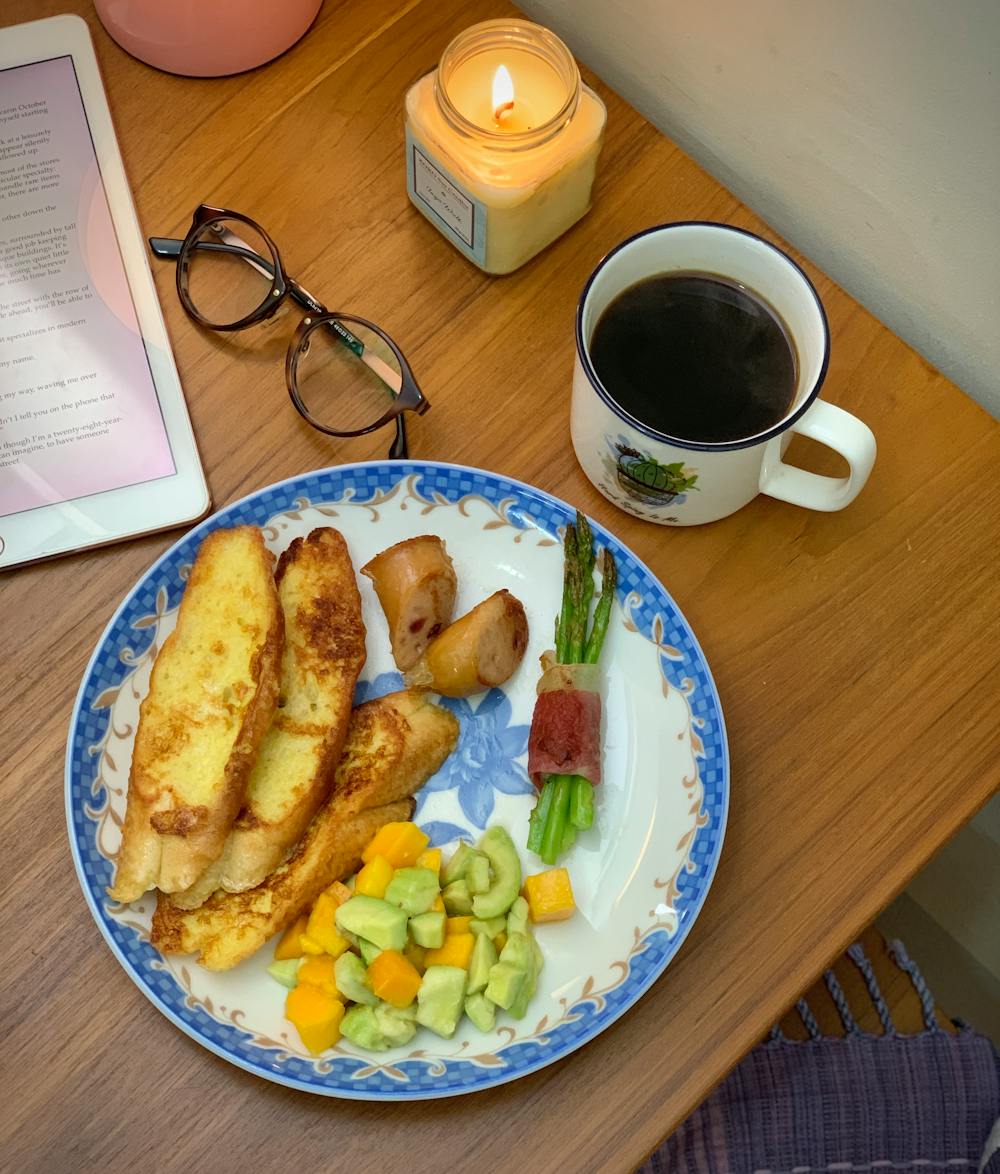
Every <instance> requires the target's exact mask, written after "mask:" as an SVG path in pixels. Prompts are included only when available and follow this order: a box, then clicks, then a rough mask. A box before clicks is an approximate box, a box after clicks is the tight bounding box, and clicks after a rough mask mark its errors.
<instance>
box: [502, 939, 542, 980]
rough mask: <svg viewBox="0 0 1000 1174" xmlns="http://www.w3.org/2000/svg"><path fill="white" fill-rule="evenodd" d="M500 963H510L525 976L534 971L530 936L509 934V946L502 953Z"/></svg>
mask: <svg viewBox="0 0 1000 1174" xmlns="http://www.w3.org/2000/svg"><path fill="white" fill-rule="evenodd" d="M500 961H501V962H509V963H510V964H511V966H516V967H517V969H518V970H523V971H524V972H525V974H528V973H530V972H531V971H532V970H534V968H535V959H534V955H533V954H532V952H531V942H530V941H528V935H527V934H525V933H512V934H509V935H508V937H507V944H506V945H505V946H504V948H503V949H502V950H501V951H500Z"/></svg>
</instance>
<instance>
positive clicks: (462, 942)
mask: <svg viewBox="0 0 1000 1174" xmlns="http://www.w3.org/2000/svg"><path fill="white" fill-rule="evenodd" d="M475 945H476V935H475V934H474V933H456V934H449V935H448V936H447V937H446V938H445V939H444V945H443V946H441V947H440V948H439V949H437V950H428V951H427V957H426V959H425V961H426V965H427V967H428V969H429V968H430V967H431V966H457V967H459V969H461V970H468V969H469V959H470V958H471V957H472V951H473V949H474V948H475Z"/></svg>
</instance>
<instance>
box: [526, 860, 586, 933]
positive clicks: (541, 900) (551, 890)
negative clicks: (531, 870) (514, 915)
mask: <svg viewBox="0 0 1000 1174" xmlns="http://www.w3.org/2000/svg"><path fill="white" fill-rule="evenodd" d="M524 895H525V896H526V897H527V898H528V908H529V909H530V910H531V920H532V921H536V922H543V921H565V920H566V918H567V917H572V916H573V913H574V911H575V909H576V902H575V901H574V900H573V886H572V885H571V884H570V883H569V873H568V872H567V871H566V869H565V868H549V869H547V870H546V871H545V872H538V873H535V875H534V876H529V877H526V878H525V881H524Z"/></svg>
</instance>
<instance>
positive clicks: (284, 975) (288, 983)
mask: <svg viewBox="0 0 1000 1174" xmlns="http://www.w3.org/2000/svg"><path fill="white" fill-rule="evenodd" d="M301 961H302V959H301V958H284V959H282V960H281V961H280V962H272V963H271V965H270V966H269V967H268V968H267V973H268V974H269V975H270V976H271V977H272V978H273V979H274V981H275V982H280V983H281V985H282V986H284V987H288V989H289V990H294V989H295V987H296V986H297V984H298V981H299V963H300V962H301Z"/></svg>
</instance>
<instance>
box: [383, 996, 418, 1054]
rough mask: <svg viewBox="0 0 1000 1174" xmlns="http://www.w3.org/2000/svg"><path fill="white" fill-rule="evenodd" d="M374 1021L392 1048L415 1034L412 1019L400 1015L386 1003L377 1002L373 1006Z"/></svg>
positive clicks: (415, 1026) (414, 1025)
mask: <svg viewBox="0 0 1000 1174" xmlns="http://www.w3.org/2000/svg"><path fill="white" fill-rule="evenodd" d="M375 1023H376V1026H377V1027H378V1029H379V1031H380V1032H381V1033H382V1037H383V1039H385V1040H386V1041H387V1042H388V1043H389V1044H390V1046H392V1047H394V1048H399V1047H402V1046H403V1044H408V1043H409V1042H410V1040H411V1039H413V1037H414V1036H415V1035H416V1034H417V1025H416V1023H414V1021H413V1020H412V1019H408V1018H407V1017H406V1016H404V1015H400V1013H399V1012H398V1011H397V1009H396V1008H395V1007H391V1006H390V1005H389V1004H388V1003H379V1005H378V1006H377V1007H376V1008H375Z"/></svg>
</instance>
